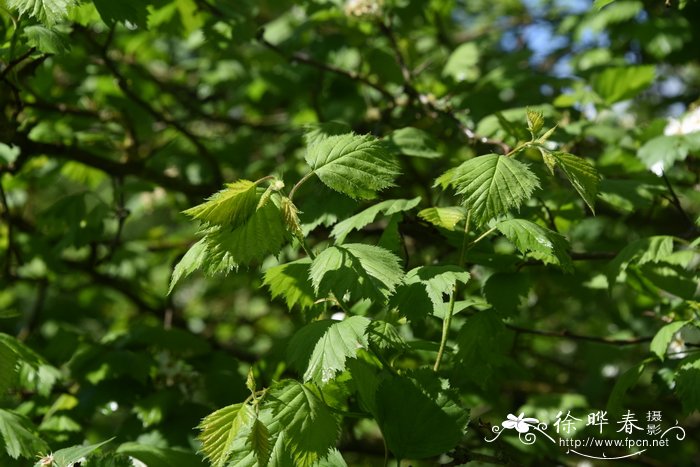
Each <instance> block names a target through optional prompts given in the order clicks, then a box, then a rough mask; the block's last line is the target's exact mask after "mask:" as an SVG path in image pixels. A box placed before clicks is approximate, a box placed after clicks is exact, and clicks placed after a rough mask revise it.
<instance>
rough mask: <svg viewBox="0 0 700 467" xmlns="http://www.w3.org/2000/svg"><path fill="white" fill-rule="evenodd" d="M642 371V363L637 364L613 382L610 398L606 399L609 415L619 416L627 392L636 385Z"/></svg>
mask: <svg viewBox="0 0 700 467" xmlns="http://www.w3.org/2000/svg"><path fill="white" fill-rule="evenodd" d="M643 371H644V362H642V363H639V364H637V365H635V366H633V367H632V368H630V369H629V370H627V371H625V372H624V373H623V374H622V375H620V377H619V378H617V380H616V381H615V385H614V386H613V389H612V391H611V392H610V397H609V398H608V404H607V410H608V412H610V414H611V415H617V414H620V413H621V412H622V410H623V402H624V398H625V395H626V394H627V392H628V391H629V390H630V389H632V387H633V386H634V385H635V384H637V381H639V377H640V376H641V375H642V372H643Z"/></svg>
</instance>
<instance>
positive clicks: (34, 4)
mask: <svg viewBox="0 0 700 467" xmlns="http://www.w3.org/2000/svg"><path fill="white" fill-rule="evenodd" d="M6 2H7V7H8V8H9V9H10V10H16V11H17V12H19V14H20V15H21V16H23V15H29V16H32V17H34V18H36V19H38V20H39V21H41V22H42V23H44V24H45V25H46V26H53V25H54V24H56V23H58V22H60V21H63V20H64V19H65V17H66V16H67V15H68V11H69V9H70V8H71V7H72V6H73V5H74V4H75V0H6Z"/></svg>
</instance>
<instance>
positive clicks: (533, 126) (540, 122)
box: [526, 109, 544, 139]
mask: <svg viewBox="0 0 700 467" xmlns="http://www.w3.org/2000/svg"><path fill="white" fill-rule="evenodd" d="M526 116H527V129H528V130H530V134H531V135H532V138H533V139H535V138H537V135H538V134H539V132H540V130H541V129H542V127H543V126H544V114H543V113H542V112H539V111H537V110H532V109H527V110H526Z"/></svg>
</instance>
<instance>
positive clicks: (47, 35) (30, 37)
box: [24, 24, 70, 54]
mask: <svg viewBox="0 0 700 467" xmlns="http://www.w3.org/2000/svg"><path fill="white" fill-rule="evenodd" d="M24 35H25V36H27V43H29V45H32V46H34V47H36V48H37V50H39V51H40V52H44V53H49V54H61V53H63V52H68V51H69V50H70V43H69V42H68V38H67V37H66V36H65V35H64V34H61V33H59V32H56V31H54V30H52V29H48V28H45V27H44V26H41V25H39V24H35V25H33V26H27V27H25V28H24Z"/></svg>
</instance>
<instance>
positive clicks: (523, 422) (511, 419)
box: [501, 413, 540, 433]
mask: <svg viewBox="0 0 700 467" xmlns="http://www.w3.org/2000/svg"><path fill="white" fill-rule="evenodd" d="M524 417H525V413H521V414H520V415H518V416H517V417H516V416H515V415H513V414H512V413H510V414H508V417H507V418H508V420H504V421H503V423H501V425H503V428H506V429H508V430H512V429H513V428H515V429H516V430H517V431H518V433H527V432H528V431H530V427H534V426H536V425H537V424H538V423H539V422H540V421H539V420H537V419H536V418H524Z"/></svg>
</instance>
